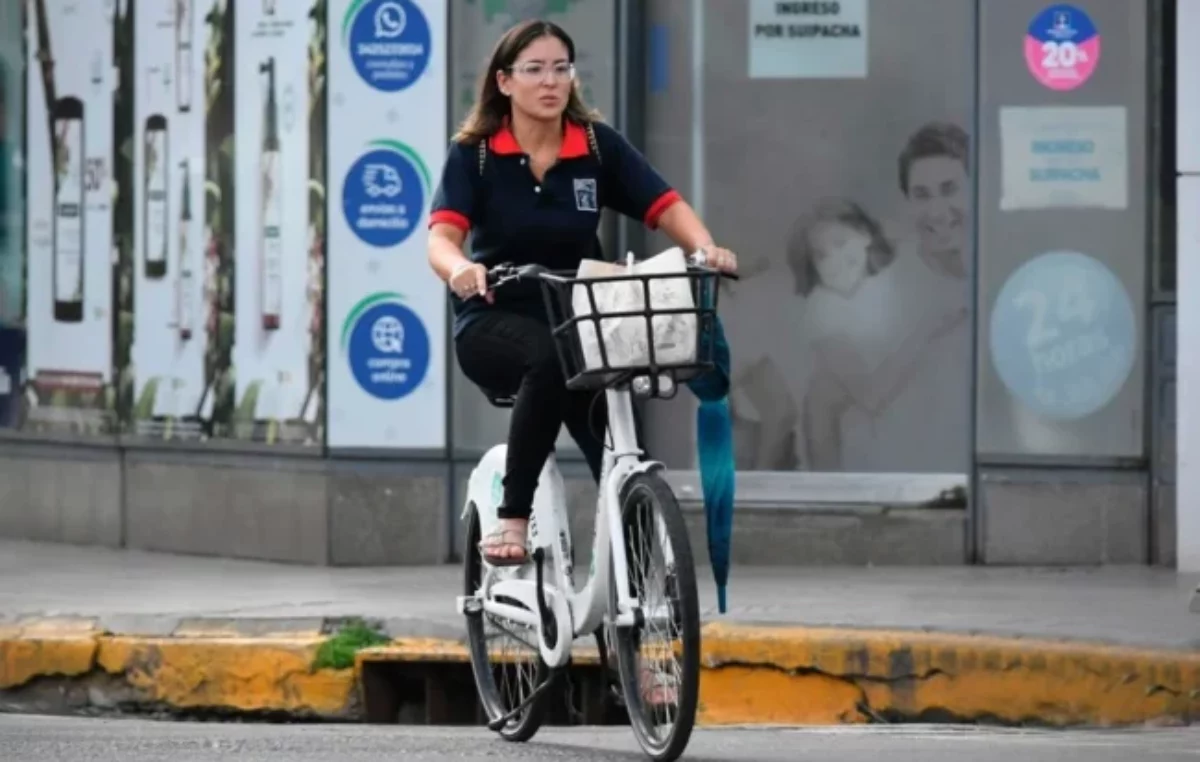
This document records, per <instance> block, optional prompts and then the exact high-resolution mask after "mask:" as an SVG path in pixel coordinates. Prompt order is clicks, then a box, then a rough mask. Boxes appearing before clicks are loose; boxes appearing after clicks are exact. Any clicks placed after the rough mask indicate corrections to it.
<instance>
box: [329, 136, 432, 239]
mask: <svg viewBox="0 0 1200 762" xmlns="http://www.w3.org/2000/svg"><path fill="white" fill-rule="evenodd" d="M342 208H343V209H344V210H345V213H346V222H347V223H348V224H349V225H350V229H351V230H353V231H354V234H355V235H357V236H358V237H359V238H361V239H362V240H363V241H364V242H365V243H368V244H370V245H372V246H378V247H380V248H386V247H388V246H395V245H396V244H399V243H403V242H404V241H405V240H407V239H408V237H409V236H410V235H412V234H413V231H414V230H416V229H417V224H418V223H419V222H420V220H421V212H422V211H423V210H424V208H425V189H424V187H423V186H422V184H421V177H420V175H418V174H417V168H416V167H414V166H413V164H412V162H411V161H409V159H408V157H407V156H405V155H404V154H402V153H399V152H397V151H391V150H388V149H386V148H377V149H375V150H373V151H371V152H369V153H366V154H363V155H362V156H361V157H359V159H358V161H356V162H354V164H353V166H351V167H350V171H349V172H347V173H346V180H345V182H344V183H343V185H342Z"/></svg>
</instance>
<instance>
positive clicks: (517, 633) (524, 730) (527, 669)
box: [463, 503, 554, 743]
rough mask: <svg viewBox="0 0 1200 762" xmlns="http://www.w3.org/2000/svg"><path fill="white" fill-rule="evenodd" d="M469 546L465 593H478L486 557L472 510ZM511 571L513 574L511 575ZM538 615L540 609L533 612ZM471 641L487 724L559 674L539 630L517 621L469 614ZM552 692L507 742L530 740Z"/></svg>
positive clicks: (520, 717) (531, 707) (509, 729)
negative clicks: (546, 654) (540, 645)
mask: <svg viewBox="0 0 1200 762" xmlns="http://www.w3.org/2000/svg"><path fill="white" fill-rule="evenodd" d="M468 511H469V512H470V516H469V518H468V522H467V547H466V552H465V553H464V559H463V593H464V594H465V595H475V594H476V593H478V592H479V585H480V581H481V580H482V579H483V571H484V565H483V558H482V556H481V555H480V552H479V541H480V525H479V512H478V511H477V510H476V509H475V505H474V503H472V504H471V505H470V506H468ZM506 573H511V572H506ZM499 600H500V601H501V602H503V603H506V604H508V605H510V606H522V604H521V603H520V602H519V601H516V600H513V599H512V598H501V599H499ZM534 613H535V614H536V613H537V612H536V611H535V612H534ZM467 642H468V647H469V649H470V652H471V669H472V671H473V672H474V674H475V687H476V689H477V690H478V692H479V701H480V703H481V704H483V709H484V712H485V713H486V714H487V717H488V720H489V721H493V720H497V719H499V718H501V717H504V716H505V715H507V714H509V713H511V712H512V711H513V710H515V709H516V708H517V707H519V706H521V704H522V703H523V702H525V701H527V700H528V699H529V697H530V695H531V694H532V693H533V692H534V691H535V690H537V689H538V688H539V687H541V685H542V684H543V683H545V682H546V681H548V680H551V679H553V678H554V672H553V670H551V669H550V667H549V666H548V665H547V664H546V662H545V661H543V660H542V657H541V653H540V652H539V650H538V634H537V631H536V630H534V629H533V628H530V627H523V626H521V625H519V624H517V623H515V622H510V621H507V620H500V619H498V618H496V617H493V616H492V615H490V614H488V613H486V612H484V611H480V612H477V613H468V614H467ZM549 695H550V691H548V690H546V691H542V693H541V695H539V696H538V697H536V698H534V699H533V700H532V701H530V702H529V703H528V705H527V706H526V707H525V708H524V709H522V710H521V711H520V712H519V713H518V714H517V715H516V716H515V717H513V718H512V719H511V720H509V721H508V722H507V723H506V724H505V725H504V726H503V727H502V728H500V730H498V731H497V732H498V733H499V734H500V736H501V737H502V738H504V739H505V740H508V741H513V742H517V743H521V742H524V741H528V740H529V739H531V738H533V736H534V735H535V734H536V733H537V732H538V730H539V729H540V728H541V726H542V723H543V722H545V719H546V708H547V703H546V702H547V699H548V698H549Z"/></svg>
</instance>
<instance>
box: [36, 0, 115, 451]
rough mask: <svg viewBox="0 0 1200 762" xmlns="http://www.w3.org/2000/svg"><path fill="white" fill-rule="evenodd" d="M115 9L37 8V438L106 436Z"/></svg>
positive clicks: (75, 2) (50, 3)
mask: <svg viewBox="0 0 1200 762" xmlns="http://www.w3.org/2000/svg"><path fill="white" fill-rule="evenodd" d="M115 14H116V2H115V0H103V1H100V2H81V1H80V0H29V9H28V11H27V23H28V27H29V35H28V40H29V45H28V60H27V66H28V68H27V72H28V101H27V102H28V108H27V111H26V117H27V119H26V124H27V146H28V147H27V156H26V160H27V167H26V168H27V193H28V198H27V220H28V231H29V240H28V256H29V262H28V294H27V300H28V306H27V315H26V321H27V326H28V360H27V373H26V379H25V388H24V394H25V398H26V405H27V409H26V428H28V429H30V430H34V431H45V430H52V431H62V432H73V433H89V434H94V433H106V432H111V431H113V424H114V423H115V415H114V413H115V401H116V393H115V389H114V385H113V372H112V371H113V364H114V357H113V307H114V304H113V289H112V274H113V267H112V243H113V236H112V234H113V197H114V187H113V184H114V180H113V176H112V170H113V156H112V149H113V102H114V101H113V89H114V88H115V87H116V82H115V80H114V70H115V66H114V56H113V39H114V29H115V27H114V21H115Z"/></svg>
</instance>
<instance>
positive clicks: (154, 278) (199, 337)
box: [132, 0, 207, 439]
mask: <svg viewBox="0 0 1200 762" xmlns="http://www.w3.org/2000/svg"><path fill="white" fill-rule="evenodd" d="M192 6H193V3H192V2H189V1H187V0H184V1H182V2H168V3H139V4H138V8H137V12H136V16H135V19H134V27H135V35H134V39H135V42H134V45H135V51H134V62H135V66H136V71H135V77H134V93H135V97H134V120H133V121H134V140H133V153H134V171H133V176H134V182H133V202H134V203H133V207H134V209H133V217H134V219H133V229H134V233H133V240H134V247H133V250H134V252H135V259H134V261H133V263H132V264H133V267H132V277H133V281H134V300H133V301H134V311H133V321H134V330H133V335H134V340H133V350H132V365H133V375H134V379H135V380H134V387H135V388H134V398H135V400H136V401H135V403H134V406H133V411H132V417H133V421H132V428H133V432H134V433H136V434H138V435H141V436H147V437H155V438H168V439H170V438H183V439H195V438H199V437H201V436H203V433H204V426H203V421H202V419H201V416H200V412H201V410H200V408H201V398H202V396H203V395H204V392H205V387H206V384H205V377H204V376H205V374H204V350H205V343H206V340H207V335H206V325H205V323H204V321H200V320H198V319H197V305H198V304H199V303H200V302H201V299H202V293H201V291H202V287H203V284H202V282H201V279H200V278H199V277H197V273H198V272H199V271H200V270H201V269H202V268H203V261H202V249H201V246H200V245H199V242H200V241H201V233H202V232H203V231H202V227H201V224H200V222H201V220H202V215H200V214H198V213H197V210H196V208H195V206H196V204H197V203H198V202H199V201H200V200H201V199H202V195H201V193H200V192H199V191H200V190H201V189H202V188H203V187H204V181H203V177H204V171H205V154H206V144H205V132H204V114H203V112H202V111H200V110H197V109H193V108H192V107H191V101H192V92H191V82H192V81H193V80H194V79H195V78H196V77H197V76H198V74H199V72H202V71H203V68H204V61H203V55H202V52H201V51H200V50H199V49H197V48H196V47H195V46H193V45H192V44H191V40H193V39H197V38H203V36H204V31H205V30H204V28H203V24H204V21H203V19H202V18H197V16H196V14H195V13H193V12H192ZM183 26H187V27H188V28H187V29H184V28H182V27H183Z"/></svg>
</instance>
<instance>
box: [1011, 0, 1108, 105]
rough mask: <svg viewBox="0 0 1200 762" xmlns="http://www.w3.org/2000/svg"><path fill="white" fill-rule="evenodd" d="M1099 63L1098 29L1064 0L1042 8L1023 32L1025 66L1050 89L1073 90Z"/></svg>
mask: <svg viewBox="0 0 1200 762" xmlns="http://www.w3.org/2000/svg"><path fill="white" fill-rule="evenodd" d="M1099 64H1100V30H1099V29H1097V28H1096V25H1095V23H1094V22H1093V21H1092V19H1091V17H1090V16H1088V14H1087V11H1085V10H1083V9H1082V8H1079V7H1077V6H1074V5H1069V4H1067V3H1058V4H1056V5H1051V6H1048V7H1046V8H1043V9H1042V10H1041V11H1040V12H1039V13H1038V14H1037V15H1036V16H1034V18H1033V20H1032V21H1030V22H1029V29H1028V30H1027V31H1026V33H1025V65H1026V66H1028V67H1029V73H1030V74H1032V75H1033V78H1034V79H1036V80H1037V81H1038V82H1039V83H1040V84H1042V85H1044V86H1045V87H1047V88H1049V89H1051V90H1059V91H1066V90H1074V89H1075V88H1077V87H1080V86H1081V85H1083V84H1084V83H1085V82H1087V81H1088V80H1089V79H1091V77H1092V74H1094V73H1095V71H1096V67H1097V66H1098V65H1099Z"/></svg>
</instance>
